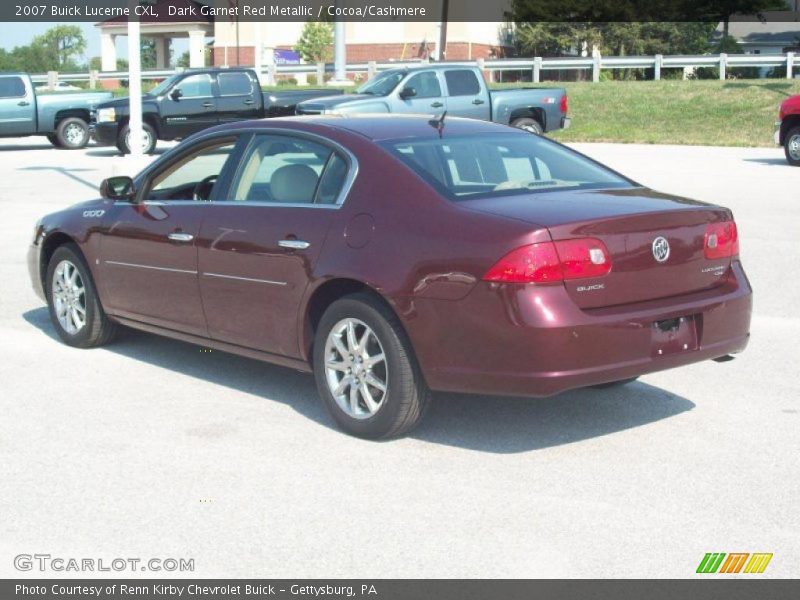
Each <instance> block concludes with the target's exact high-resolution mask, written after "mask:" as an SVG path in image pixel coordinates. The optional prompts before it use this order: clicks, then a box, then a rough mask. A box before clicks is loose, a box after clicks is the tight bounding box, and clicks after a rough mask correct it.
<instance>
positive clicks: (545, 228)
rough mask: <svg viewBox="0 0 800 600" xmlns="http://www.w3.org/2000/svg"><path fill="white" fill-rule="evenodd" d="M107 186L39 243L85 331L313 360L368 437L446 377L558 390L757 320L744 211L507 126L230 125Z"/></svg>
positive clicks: (720, 340)
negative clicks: (668, 189)
mask: <svg viewBox="0 0 800 600" xmlns="http://www.w3.org/2000/svg"><path fill="white" fill-rule="evenodd" d="M101 192H102V196H103V199H101V200H94V201H90V202H86V203H83V204H79V205H77V206H73V207H71V208H68V209H66V210H63V211H60V212H58V213H55V214H52V215H49V216H47V217H45V218H44V219H42V221H41V222H40V223H39V224H38V225H37V226H36V232H35V235H34V239H33V244H32V246H31V248H30V253H29V266H30V274H31V278H32V281H33V285H34V288H35V289H36V291H37V292H38V293H39V295H40V296H41V297H42V298H43V299H45V300H46V301H47V303H48V305H49V307H50V315H51V318H52V322H53V325H54V327H55V328H56V330H57V331H58V334H59V335H60V337H61V338H62V339H63V340H64V341H65V342H66V343H67V344H70V345H73V346H78V347H90V346H97V345H99V344H103V343H106V342H108V341H109V340H110V339H111V338H112V336H113V334H114V331H115V329H116V327H117V326H118V325H126V326H129V327H134V328H137V329H142V330H145V331H150V332H154V333H158V334H161V335H166V336H169V337H174V338H178V339H181V340H186V341H189V342H194V343H197V344H203V345H205V346H209V347H213V348H217V349H221V350H224V351H228V352H233V353H238V354H242V355H245V356H250V357H255V358H259V359H263V360H265V361H269V362H273V363H277V364H280V365H286V366H288V367H293V368H295V369H300V370H303V371H309V372H310V371H313V373H314V375H315V377H316V382H317V385H318V388H319V393H320V395H321V396H322V398H323V400H324V402H325V404H326V405H327V407H328V409H329V410H330V412H331V414H332V416H333V418H334V419H335V420H336V422H337V423H338V424H339V425H340V426H341V427H342V428H343V429H344V430H346V431H347V432H349V433H352V434H355V435H359V436H364V437H370V438H381V437H387V436H393V435H398V434H401V433H403V432H405V431H407V430H409V429H410V428H411V427H412V426H413V425H415V424H416V423H417V422H418V421H419V420H420V418H421V416H422V414H423V412H424V409H425V406H426V404H427V403H428V401H429V398H430V391H431V390H447V391H457V392H475V393H485V394H510V395H524V396H548V395H551V394H556V393H558V392H561V391H563V390H568V389H571V388H578V387H584V386H591V385H598V384H609V383H614V382H626V381H628V380H631V379H632V378H636V377H637V376H639V375H641V374H643V373H649V372H652V371H659V370H662V369H669V368H672V367H676V366H680V365H685V364H689V363H694V362H697V361H701V360H706V359H716V358H720V357H724V356H726V355H728V354H730V353H734V352H739V351H741V350H743V349H744V347H745V345H746V344H747V341H748V337H749V327H750V312H751V294H752V292H751V289H750V285H749V283H748V281H747V278H746V276H745V274H744V271H743V269H742V265H741V263H740V262H739V245H738V238H737V231H736V225H735V223H734V221H733V217H732V215H731V212H730V211H729V210H728V209H726V208H721V207H719V206H712V205H708V204H703V203H701V202H697V201H694V200H687V199H685V198H678V197H675V196H669V195H666V194H661V193H658V192H654V191H652V190H649V189H647V188H644V187H642V186H640V185H638V184H636V183H634V182H633V181H631V180H629V179H627V178H625V177H624V176H622V175H620V174H618V173H615V172H613V171H611V170H610V169H608V168H606V167H604V166H602V165H600V164H598V163H596V162H594V161H593V160H591V159H589V158H587V157H585V156H583V155H581V154H579V153H577V152H575V151H573V150H570V149H569V148H567V147H565V146H562V145H560V144H557V143H555V142H552V141H550V140H547V139H545V138H543V137H539V136H536V135H531V134H529V133H526V132H524V131H521V130H517V129H512V128H509V127H506V126H503V125H497V124H492V123H486V122H482V121H475V120H466V119H464V120H462V119H446V120H436V119H433V120H429V119H428V118H426V117H421V116H419V117H417V116H405V117H404V116H354V117H344V116H335V115H332V116H320V117H299V118H286V119H271V120H269V121H258V122H246V123H238V124H233V125H225V126H220V127H216V128H214V129H209V130H206V131H204V132H202V133H200V134H197V135H196V136H194V137H192V138H189V139H188V140H187V141H185V142H184V143H182V144H180V145H179V146H177V147H176V148H174V149H173V150H171V151H170V152H168V153H166V154H164V155H163V156H161V157H160V158H159V159H158V160H156V161H155V162H154V163H152V164H151V165H150V166H149V167H148V168H147V169H145V170H144V171H143V172H142V173H141V174H139V175H138V176H137V177H136V178H134V179H130V178H128V177H114V178H111V179H108V180H106V181H105V182H104V183H103V185H102V187H101Z"/></svg>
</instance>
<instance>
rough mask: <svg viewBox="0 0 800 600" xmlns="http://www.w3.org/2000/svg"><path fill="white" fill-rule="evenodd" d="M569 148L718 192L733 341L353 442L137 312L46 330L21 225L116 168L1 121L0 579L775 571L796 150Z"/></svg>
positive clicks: (790, 529)
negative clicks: (399, 434) (80, 333)
mask: <svg viewBox="0 0 800 600" xmlns="http://www.w3.org/2000/svg"><path fill="white" fill-rule="evenodd" d="M576 147H578V148H579V149H580V150H582V151H584V152H586V153H588V154H589V155H591V156H592V157H594V158H597V159H599V160H601V161H603V162H606V163H607V164H609V165H610V166H612V167H614V168H616V169H617V170H619V171H621V172H623V173H625V174H626V175H629V176H631V177H633V178H634V179H637V180H638V181H640V182H642V183H644V184H646V185H650V186H651V187H654V188H656V189H659V190H662V191H666V192H672V193H676V194H681V195H688V196H692V197H694V198H698V199H702V200H707V201H712V202H718V203H721V204H724V205H726V206H729V207H731V208H732V209H733V211H734V214H735V216H736V218H737V222H738V225H739V232H740V243H741V253H742V257H743V262H744V265H745V268H746V270H747V273H748V275H749V277H750V279H751V282H752V284H753V287H754V289H755V313H754V318H753V326H752V340H751V343H750V346H749V348H748V350H747V351H746V352H745V353H744V354H742V355H740V356H739V357H737V358H736V359H735V360H733V361H730V362H725V363H713V362H706V363H701V364H696V365H692V366H689V367H685V368H682V369H679V370H675V371H667V372H663V373H656V374H652V375H647V376H645V377H643V378H641V379H640V380H639V382H637V383H635V384H632V385H630V386H627V387H625V388H622V389H617V390H602V391H601V390H582V391H575V392H570V393H565V394H562V395H560V396H557V397H554V398H550V399H545V400H526V399H509V398H495V397H486V396H456V395H443V394H439V395H436V396H435V401H434V403H433V406H432V409H431V411H430V413H429V414H428V415H427V418H426V420H425V421H424V422H423V424H422V426H421V427H420V428H419V429H418V430H416V431H415V432H413V433H412V434H411V435H410V436H409V437H407V438H404V439H400V440H395V441H391V442H387V443H374V442H366V441H361V440H357V439H354V438H350V437H347V436H345V435H343V434H342V433H340V432H338V431H337V430H335V429H334V428H333V426H332V424H331V421H330V420H329V418H328V416H327V415H326V413H325V411H324V409H323V407H322V405H321V403H320V402H318V400H317V397H316V391H315V388H314V382H313V380H312V378H311V377H310V376H308V375H302V374H299V373H295V372H293V371H290V370H287V369H283V368H279V367H274V366H270V365H266V364H263V363H259V362H256V361H252V360H248V359H244V358H239V357H234V356H230V355H227V354H224V353H220V352H211V353H208V352H201V350H200V349H199V348H197V347H195V346H191V345H188V344H184V343H181V342H177V341H171V340H166V339H162V338H158V337H155V336H152V335H147V334H143V333H135V332H126V333H125V334H124V335H123V336H122V337H121V338H120V339H119V340H118V341H117V342H116V343H114V344H113V345H111V346H108V347H106V348H101V349H95V350H90V351H85V350H76V349H72V348H69V347H67V346H65V345H63V344H61V343H59V342H57V341H56V339H55V333H54V331H53V329H52V328H51V326H50V323H49V319H48V315H47V311H46V309H45V308H44V307H43V306H42V304H41V302H40V301H39V300H38V298H36V296H35V295H34V294H33V292H32V290H31V289H30V284H29V282H28V275H27V270H26V266H25V251H26V248H27V245H28V243H29V241H30V238H31V236H32V233H33V226H34V223H35V221H36V220H37V218H38V217H39V216H41V215H42V214H45V213H47V212H50V211H53V210H57V209H59V208H61V207H64V206H67V205H69V204H72V203H74V202H76V201H79V200H84V199H89V198H91V197H95V196H96V195H97V193H96V189H97V184H98V183H99V182H100V181H101V179H103V178H104V177H106V176H109V175H112V174H132V172H133V171H135V170H136V169H135V167H134V166H133V165H132V163H131V160H132V159H130V158H122V157H119V156H117V155H116V151H113V150H112V149H106V148H89V149H87V150H84V151H77V152H69V151H61V150H55V149H53V148H51V147H50V146H49V144H47V142H43V141H40V140H38V139H30V140H0V182H2V183H0V214H2V218H0V274H1V275H2V277H1V278H0V281H2V282H3V283H4V285H5V286H6V287H5V288H4V291H3V292H2V293H0V361H1V362H0V382H1V384H0V385H2V392H0V490H1V491H0V517H1V518H0V576H2V577H18V576H20V575H23V576H24V575H25V574H24V573H20V572H19V571H17V570H15V569H14V566H13V558H14V556H16V555H18V554H20V553H49V554H51V555H53V556H61V557H78V558H82V557H93V558H105V559H108V560H111V559H113V558H117V557H122V558H129V557H140V558H144V559H147V558H150V557H159V558H161V557H174V558H193V559H194V561H195V571H194V572H193V573H189V575H194V576H197V577H220V576H226V577H312V576H317V577H322V576H326V577H362V578H369V577H547V578H560V577H637V578H638V577H655V578H667V577H679V578H680V577H691V576H693V575H694V572H695V569H696V568H697V565H698V563H699V562H700V560H701V559H702V558H703V555H704V554H705V553H706V552H771V553H773V554H774V557H773V559H772V562H771V563H770V565H769V568H768V569H767V571H766V572H765V573H764V575H763V576H771V577H797V576H798V574H800V567H799V565H800V513H799V512H798V498H800V381H799V377H798V375H799V374H800V369H798V359H800V350H798V342H797V340H798V339H799V338H800V318H799V317H798V306H800V279H798V277H797V275H796V273H797V271H798V260H800V251H799V250H798V239H800V225H798V224H799V223H800V169H797V168H791V167H789V166H787V165H786V163H785V162H784V160H783V154H782V152H781V150H780V149H778V148H776V149H741V148H699V147H676V146H634V145H612V144H608V145H606V144H591V145H590V144H580V145H577V146H576ZM146 161H147V159H144V162H146ZM28 575H31V576H40V575H42V574H40V573H38V572H32V573H29V574H28ZM45 575H47V574H45ZM49 575H50V576H81V575H82V574H81V573H50V574H49ZM89 575H91V574H89ZM148 575H150V576H159V573H149V574H148ZM168 575H170V576H180V573H169V574H168ZM706 577H708V576H706ZM740 577H741V575H740ZM748 577H752V576H748Z"/></svg>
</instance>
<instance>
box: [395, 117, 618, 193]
mask: <svg viewBox="0 0 800 600" xmlns="http://www.w3.org/2000/svg"><path fill="white" fill-rule="evenodd" d="M446 127H447V126H446V125H445V132H444V136H443V137H442V138H441V139H433V140H431V139H425V140H407V139H404V140H397V141H393V142H392V141H389V142H384V143H383V146H384V147H386V148H387V149H388V150H389V151H391V152H392V153H393V154H394V155H395V156H396V157H397V158H399V159H400V160H401V161H402V162H403V163H405V164H406V165H408V166H409V167H410V168H411V169H412V170H413V171H415V172H416V173H417V174H418V175H420V176H421V177H422V178H423V179H425V180H426V181H428V182H429V183H430V184H431V185H432V186H434V187H435V188H436V189H438V190H439V191H440V192H441V193H442V194H443V195H444V196H445V197H447V198H450V199H451V200H462V199H463V200H466V199H469V198H477V197H491V196H503V195H509V194H520V193H531V192H541V191H553V190H558V189H598V188H615V187H632V186H633V184H632V183H631V182H630V181H628V180H627V179H625V178H623V177H622V176H620V175H617V174H615V173H614V172H612V171H610V170H608V169H606V168H604V167H602V166H600V165H598V164H596V163H594V162H592V161H590V160H589V159H587V158H585V157H583V156H581V155H579V154H576V153H573V152H572V151H570V150H569V149H567V148H564V147H563V146H560V145H559V144H555V143H553V142H550V141H549V140H546V139H545V138H542V137H539V136H535V135H524V134H523V135H520V134H517V133H505V134H497V135H485V134H484V135H480V136H476V135H470V136H455V137H450V138H448V136H447V129H446Z"/></svg>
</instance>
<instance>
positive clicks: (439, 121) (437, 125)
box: [428, 111, 447, 139]
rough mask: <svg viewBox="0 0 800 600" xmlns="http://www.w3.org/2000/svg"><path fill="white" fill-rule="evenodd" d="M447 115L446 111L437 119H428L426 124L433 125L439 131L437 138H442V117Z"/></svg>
mask: <svg viewBox="0 0 800 600" xmlns="http://www.w3.org/2000/svg"><path fill="white" fill-rule="evenodd" d="M446 116H447V111H444V112H443V113H442V116H441V117H439V118H438V119H431V120H430V121H428V125H430V126H431V127H433V128H434V129H435V130H436V131H438V132H439V139H441V138H442V132H443V131H444V118H445V117H446Z"/></svg>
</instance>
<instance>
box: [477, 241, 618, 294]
mask: <svg viewBox="0 0 800 600" xmlns="http://www.w3.org/2000/svg"><path fill="white" fill-rule="evenodd" d="M610 270H611V258H610V257H609V255H608V250H607V249H606V246H605V244H603V242H601V241H600V240H596V239H593V238H585V239H578V240H562V241H559V242H542V243H540V244H531V245H529V246H522V247H520V248H517V249H516V250H512V251H511V252H509V253H508V254H506V255H505V256H504V257H503V258H501V259H500V260H499V261H497V263H496V264H495V265H494V266H493V267H492V268H491V269H489V271H488V272H487V273H486V275H484V277H483V278H484V280H485V281H495V282H498V283H539V284H543V283H559V282H560V281H563V280H565V279H585V278H591V277H602V276H603V275H606V274H607V273H608V272H609V271H610Z"/></svg>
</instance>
